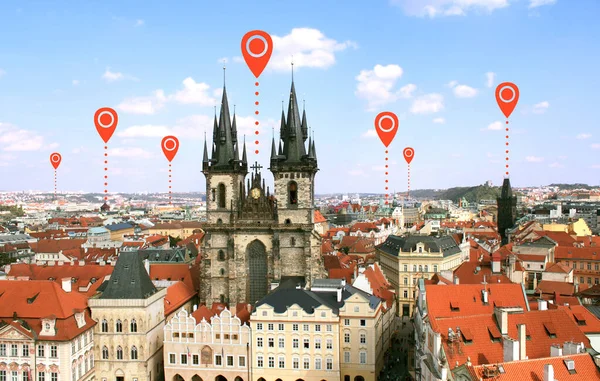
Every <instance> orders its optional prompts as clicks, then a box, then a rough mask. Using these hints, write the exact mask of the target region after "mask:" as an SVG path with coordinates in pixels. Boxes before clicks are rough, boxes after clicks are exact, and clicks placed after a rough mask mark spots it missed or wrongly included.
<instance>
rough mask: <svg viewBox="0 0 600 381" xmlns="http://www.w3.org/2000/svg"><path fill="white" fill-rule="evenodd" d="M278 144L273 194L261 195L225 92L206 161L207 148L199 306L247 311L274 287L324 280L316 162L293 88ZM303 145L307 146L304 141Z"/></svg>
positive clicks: (256, 167)
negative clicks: (316, 216)
mask: <svg viewBox="0 0 600 381" xmlns="http://www.w3.org/2000/svg"><path fill="white" fill-rule="evenodd" d="M278 140H279V142H278V143H279V144H276V143H275V139H274V138H273V141H272V143H271V160H270V168H269V170H270V171H271V173H273V178H274V185H275V189H274V193H273V194H271V191H270V190H269V187H265V180H264V179H263V176H262V173H261V171H260V170H261V168H262V166H260V165H259V164H258V163H255V164H254V165H252V166H251V167H250V169H251V170H252V172H251V174H250V178H248V179H246V177H247V175H248V160H247V155H246V144H245V143H244V144H243V148H242V150H241V151H242V156H241V159H240V150H239V145H240V144H239V140H238V136H237V128H236V120H235V114H234V115H233V120H232V119H231V116H230V113H229V105H228V102H227V92H226V90H225V87H224V88H223V99H222V101H221V110H220V115H219V119H218V120H217V117H216V115H215V122H214V127H213V143H212V148H211V155H210V157H209V154H208V149H207V144H206V142H205V143H204V157H203V160H202V172H203V173H204V176H205V177H206V214H207V222H206V224H205V227H204V231H205V233H206V235H205V238H204V246H203V253H202V263H201V271H200V282H201V283H200V285H201V286H200V299H201V300H200V301H201V302H202V303H205V304H207V305H210V304H211V303H213V302H221V303H230V304H231V305H233V304H234V303H252V304H254V303H255V302H256V301H258V300H260V299H262V298H263V297H264V296H265V295H267V293H268V292H269V290H271V288H272V287H273V286H276V285H278V284H281V283H282V282H286V281H292V282H297V283H306V284H308V285H310V284H311V282H312V280H314V279H318V278H324V277H325V276H326V272H325V269H324V267H323V260H322V259H321V237H320V235H319V234H318V233H317V232H316V231H315V230H314V223H313V218H314V195H315V190H314V180H315V174H316V173H317V171H318V168H317V155H316V151H315V142H314V139H310V138H309V136H308V125H307V121H306V112H305V111H303V115H302V119H301V118H300V111H299V109H298V101H297V99H296V90H295V87H294V81H293V80H292V88H291V91H290V100H289V106H288V112H287V118H286V116H285V114H284V112H283V110H282V111H281V128H280V139H278ZM307 140H308V145H307V144H306V141H307Z"/></svg>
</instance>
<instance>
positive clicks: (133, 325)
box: [129, 319, 137, 332]
mask: <svg viewBox="0 0 600 381" xmlns="http://www.w3.org/2000/svg"><path fill="white" fill-rule="evenodd" d="M129 330H130V331H131V332H137V322H136V321H135V319H131V324H130V327H129Z"/></svg>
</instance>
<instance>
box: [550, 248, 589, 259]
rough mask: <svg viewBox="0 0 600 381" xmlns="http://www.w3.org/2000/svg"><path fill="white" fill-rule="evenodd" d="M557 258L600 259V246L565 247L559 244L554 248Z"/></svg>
mask: <svg viewBox="0 0 600 381" xmlns="http://www.w3.org/2000/svg"><path fill="white" fill-rule="evenodd" d="M554 258H555V259H557V260H558V259H576V260H582V259H585V260H592V261H600V247H598V246H596V247H564V246H558V247H556V249H555V250H554Z"/></svg>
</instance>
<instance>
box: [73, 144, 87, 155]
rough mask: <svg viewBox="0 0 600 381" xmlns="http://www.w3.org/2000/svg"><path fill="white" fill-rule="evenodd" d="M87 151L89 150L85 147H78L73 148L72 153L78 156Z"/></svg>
mask: <svg viewBox="0 0 600 381" xmlns="http://www.w3.org/2000/svg"><path fill="white" fill-rule="evenodd" d="M85 151H87V150H86V149H85V147H83V146H81V147H76V148H73V149H72V150H71V153H72V154H75V155H77V154H80V153H82V152H85Z"/></svg>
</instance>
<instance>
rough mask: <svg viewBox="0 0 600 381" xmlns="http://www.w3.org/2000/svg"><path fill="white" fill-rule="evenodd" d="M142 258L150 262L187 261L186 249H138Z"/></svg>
mask: <svg viewBox="0 0 600 381" xmlns="http://www.w3.org/2000/svg"><path fill="white" fill-rule="evenodd" d="M136 252H137V254H138V255H139V257H140V259H141V260H144V259H147V260H149V261H150V262H185V249H183V248H173V249H144V250H137V251H136Z"/></svg>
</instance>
